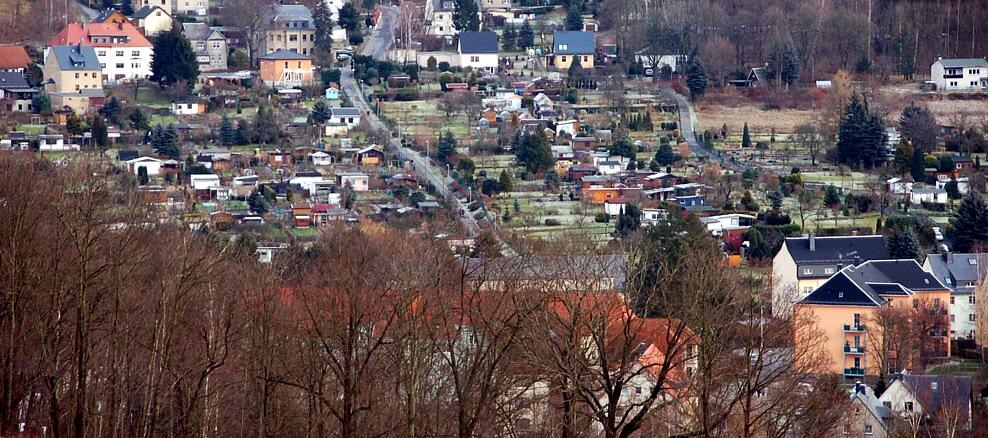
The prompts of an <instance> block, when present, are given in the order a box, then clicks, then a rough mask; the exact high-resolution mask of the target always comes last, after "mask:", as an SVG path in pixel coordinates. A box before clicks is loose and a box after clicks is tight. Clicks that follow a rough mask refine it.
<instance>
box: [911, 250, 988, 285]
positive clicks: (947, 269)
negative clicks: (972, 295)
mask: <svg viewBox="0 0 988 438" xmlns="http://www.w3.org/2000/svg"><path fill="white" fill-rule="evenodd" d="M926 265H927V266H928V267H929V269H930V271H932V272H933V275H935V276H936V277H937V279H938V280H940V281H943V282H944V283H947V286H953V287H958V286H965V285H967V284H969V283H974V284H978V283H980V282H981V281H982V280H984V279H985V277H988V253H975V254H970V253H967V254H952V253H948V254H930V255H928V256H926Z"/></svg>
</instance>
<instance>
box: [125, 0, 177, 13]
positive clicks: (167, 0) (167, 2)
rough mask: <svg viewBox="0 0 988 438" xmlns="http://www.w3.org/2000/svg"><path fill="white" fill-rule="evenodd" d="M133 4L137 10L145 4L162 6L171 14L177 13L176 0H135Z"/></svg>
mask: <svg viewBox="0 0 988 438" xmlns="http://www.w3.org/2000/svg"><path fill="white" fill-rule="evenodd" d="M132 4H133V6H134V10H135V11H137V10H140V9H142V8H144V7H145V6H160V7H161V9H163V10H165V11H167V12H168V13H169V14H173V13H175V4H174V0H133V1H132Z"/></svg>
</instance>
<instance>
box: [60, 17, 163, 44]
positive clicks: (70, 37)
mask: <svg viewBox="0 0 988 438" xmlns="http://www.w3.org/2000/svg"><path fill="white" fill-rule="evenodd" d="M94 36H97V37H126V38H127V41H126V42H118V43H93V41H92V37H94ZM73 44H84V45H87V46H93V47H151V42H150V41H148V39H147V38H145V37H144V34H143V33H141V31H140V30H139V29H137V28H136V27H134V25H133V24H130V23H119V24H117V23H69V24H68V25H67V26H65V27H64V28H62V30H61V31H59V32H58V34H56V35H55V36H53V37H52V38H51V39H50V40H48V45H49V46H68V45H73Z"/></svg>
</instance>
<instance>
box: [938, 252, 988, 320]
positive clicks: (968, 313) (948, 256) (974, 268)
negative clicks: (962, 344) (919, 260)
mask: <svg viewBox="0 0 988 438" xmlns="http://www.w3.org/2000/svg"><path fill="white" fill-rule="evenodd" d="M923 269H926V270H927V271H929V272H931V273H933V276H935V277H936V278H937V280H940V282H942V283H943V284H944V285H946V286H947V287H948V288H950V337H951V338H952V339H975V338H976V335H977V333H976V330H975V327H976V326H977V318H978V315H977V311H976V307H975V304H977V297H976V295H975V289H976V288H977V286H978V285H979V284H981V283H982V282H983V281H985V279H986V278H988V253H968V254H961V253H956V254H955V253H952V252H946V253H944V254H930V255H928V256H926V262H925V263H924V264H923Z"/></svg>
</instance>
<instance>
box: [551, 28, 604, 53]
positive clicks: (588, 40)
mask: <svg viewBox="0 0 988 438" xmlns="http://www.w3.org/2000/svg"><path fill="white" fill-rule="evenodd" d="M596 48H597V47H596V44H595V43H594V34H593V32H583V31H577V30H572V31H556V32H555V33H553V34H552V54H553V55H589V54H592V53H594V51H595V50H596Z"/></svg>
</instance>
